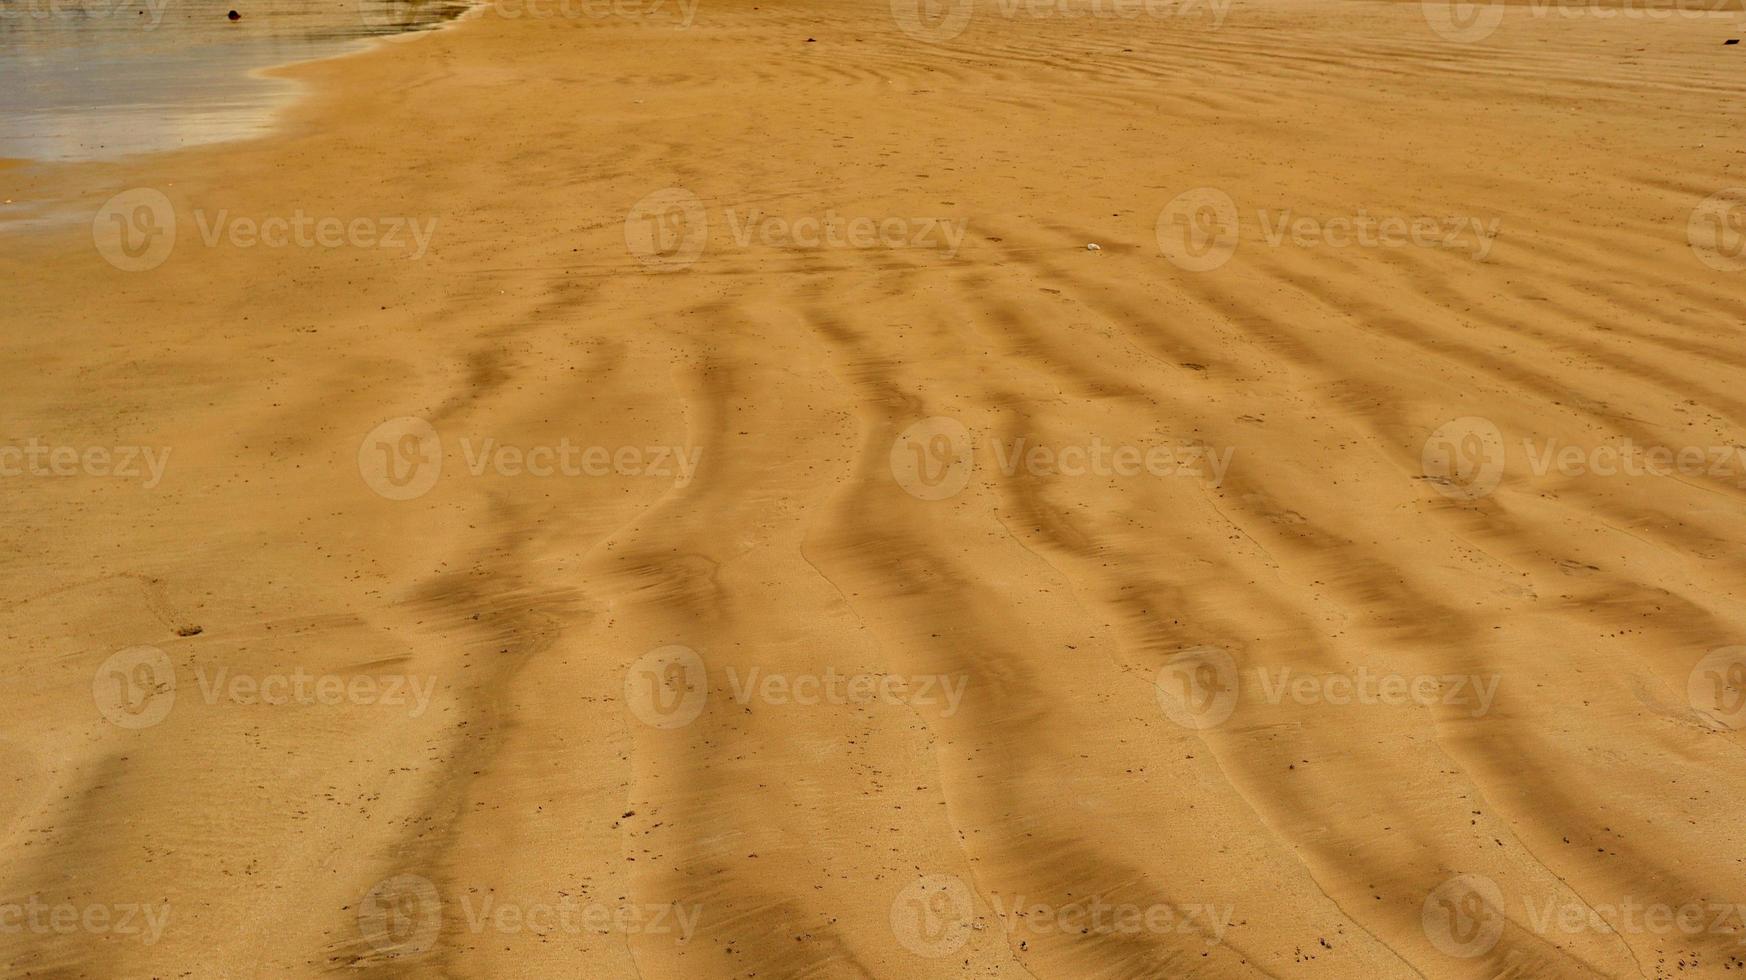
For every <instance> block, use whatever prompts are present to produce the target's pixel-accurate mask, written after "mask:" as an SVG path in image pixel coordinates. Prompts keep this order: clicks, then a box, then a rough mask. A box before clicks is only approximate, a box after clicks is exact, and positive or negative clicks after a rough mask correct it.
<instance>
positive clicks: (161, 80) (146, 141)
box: [0, 0, 466, 160]
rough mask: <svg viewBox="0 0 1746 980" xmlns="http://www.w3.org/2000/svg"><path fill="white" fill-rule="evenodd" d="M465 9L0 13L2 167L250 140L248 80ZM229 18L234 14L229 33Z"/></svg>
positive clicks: (240, 3) (393, 4)
mask: <svg viewBox="0 0 1746 980" xmlns="http://www.w3.org/2000/svg"><path fill="white" fill-rule="evenodd" d="M465 6H466V5H465V3H464V2H463V0H0V158H6V157H14V158H18V157H27V158H33V159H38V160H85V159H93V158H97V157H108V156H119V155H123V154H128V153H141V152H149V151H153V150H165V149H173V148H176V147H180V146H187V145H189V144H193V143H205V142H211V141H214V140H224V139H235V138H239V137H246V136H251V135H254V134H257V133H259V132H261V131H262V130H264V129H265V128H266V127H267V126H268V125H270V123H271V115H272V112H273V110H274V109H275V108H276V107H277V106H278V105H280V104H281V103H282V102H283V101H284V100H285V99H286V98H288V97H289V96H290V95H291V93H292V91H293V89H292V86H291V85H290V83H287V82H284V81H282V80H277V79H267V78H257V77H252V76H251V75H250V74H249V72H250V71H251V70H253V69H256V68H262V67H266V66H269V65H275V64H283V63H285V62H288V61H300V60H303V59H307V58H320V57H327V56H330V55H334V54H338V53H341V52H343V51H345V50H347V49H349V48H351V47H353V46H355V45H357V44H358V43H359V42H360V41H361V40H362V39H365V38H369V37H373V36H378V35H383V34H396V33H401V32H404V31H409V30H421V29H425V28H428V27H433V26H435V25H437V24H439V23H441V22H442V21H444V20H447V19H449V18H451V17H454V16H456V15H457V14H459V13H460V12H461V11H462V10H464V9H465ZM231 7H235V8H236V9H237V10H238V12H240V13H241V14H242V18H241V19H240V20H237V21H231V20H228V19H227V18H226V16H225V14H226V11H227V10H229V9H230V8H231Z"/></svg>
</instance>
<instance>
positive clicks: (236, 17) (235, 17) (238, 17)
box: [224, 10, 242, 20]
mask: <svg viewBox="0 0 1746 980" xmlns="http://www.w3.org/2000/svg"><path fill="white" fill-rule="evenodd" d="M224 16H226V17H229V18H230V19H231V20H242V14H239V13H237V12H236V11H234V10H233V11H231V12H230V13H228V14H225V15H224Z"/></svg>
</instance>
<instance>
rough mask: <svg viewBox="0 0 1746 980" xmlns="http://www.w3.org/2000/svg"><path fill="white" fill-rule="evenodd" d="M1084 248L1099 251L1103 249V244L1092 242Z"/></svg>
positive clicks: (1088, 250)
mask: <svg viewBox="0 0 1746 980" xmlns="http://www.w3.org/2000/svg"><path fill="white" fill-rule="evenodd" d="M1085 250H1086V251H1087V252H1101V251H1103V246H1102V245H1099V244H1098V243H1096V242H1092V243H1091V244H1089V245H1087V246H1085Z"/></svg>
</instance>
